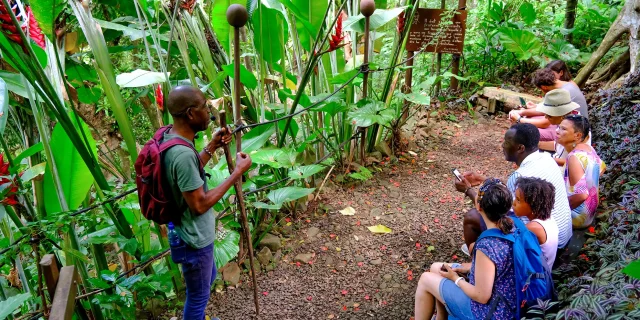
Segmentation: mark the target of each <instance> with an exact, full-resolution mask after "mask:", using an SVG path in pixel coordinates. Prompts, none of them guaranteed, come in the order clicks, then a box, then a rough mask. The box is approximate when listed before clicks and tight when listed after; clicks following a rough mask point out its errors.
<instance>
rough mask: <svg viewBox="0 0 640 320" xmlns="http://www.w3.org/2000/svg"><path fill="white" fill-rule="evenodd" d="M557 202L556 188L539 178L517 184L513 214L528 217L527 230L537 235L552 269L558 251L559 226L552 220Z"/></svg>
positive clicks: (546, 260)
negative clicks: (552, 212) (554, 204)
mask: <svg viewBox="0 0 640 320" xmlns="http://www.w3.org/2000/svg"><path fill="white" fill-rule="evenodd" d="M554 201H555V188H554V187H553V185H552V184H551V183H549V182H547V181H545V180H542V179H539V178H524V177H523V178H520V179H518V181H517V182H516V198H515V200H514V201H513V212H514V213H515V214H516V216H518V217H523V216H524V217H527V218H529V220H530V221H531V222H529V223H527V229H529V231H531V232H532V233H533V234H535V235H536V237H537V238H538V242H540V249H542V254H543V256H544V258H545V263H546V265H547V266H548V267H549V270H551V269H552V266H553V262H554V261H555V260H556V252H557V251H558V225H557V224H556V221H555V220H554V219H553V218H551V209H553V203H554Z"/></svg>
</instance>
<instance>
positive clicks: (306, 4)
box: [280, 0, 329, 51]
mask: <svg viewBox="0 0 640 320" xmlns="http://www.w3.org/2000/svg"><path fill="white" fill-rule="evenodd" d="M280 1H281V2H282V4H283V5H284V6H285V7H286V8H287V9H289V10H290V11H291V12H292V13H293V14H294V15H295V17H296V29H297V30H298V37H299V38H300V44H301V45H302V47H303V48H304V49H305V50H307V51H311V47H312V46H313V42H314V40H315V37H316V36H317V35H318V31H319V30H320V27H322V22H323V19H324V14H325V13H326V11H327V7H328V6H329V1H328V0H280Z"/></svg>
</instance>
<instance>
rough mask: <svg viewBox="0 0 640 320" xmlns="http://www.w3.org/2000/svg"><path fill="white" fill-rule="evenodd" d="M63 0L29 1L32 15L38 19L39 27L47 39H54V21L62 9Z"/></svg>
mask: <svg viewBox="0 0 640 320" xmlns="http://www.w3.org/2000/svg"><path fill="white" fill-rule="evenodd" d="M64 3H65V0H37V1H29V4H30V5H31V10H32V11H33V16H34V17H35V18H36V21H38V24H39V25H40V29H42V32H43V33H44V35H46V36H47V37H48V38H49V40H54V39H56V37H55V30H54V27H55V22H56V18H57V17H58V15H59V14H60V13H61V12H62V10H63V9H64Z"/></svg>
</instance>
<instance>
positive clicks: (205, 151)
mask: <svg viewBox="0 0 640 320" xmlns="http://www.w3.org/2000/svg"><path fill="white" fill-rule="evenodd" d="M202 151H204V153H206V154H208V155H209V157H211V158H213V154H212V153H211V151H209V149H207V147H204V149H202Z"/></svg>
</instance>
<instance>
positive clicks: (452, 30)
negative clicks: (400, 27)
mask: <svg viewBox="0 0 640 320" xmlns="http://www.w3.org/2000/svg"><path fill="white" fill-rule="evenodd" d="M443 12H445V10H442V9H417V12H416V16H415V18H414V19H413V24H411V28H410V29H409V39H408V41H407V47H406V50H407V51H419V50H420V49H421V48H422V47H424V46H425V45H426V46H427V48H426V49H425V50H424V51H425V52H437V53H453V54H462V47H463V45H464V33H465V28H466V24H467V11H466V10H458V13H457V14H454V15H453V24H451V25H449V26H448V27H447V29H446V30H443V32H441V33H440V36H439V37H438V41H437V42H436V41H435V40H434V36H435V35H436V34H437V33H438V30H439V29H440V16H441V15H442V13H443ZM431 42H433V43H431Z"/></svg>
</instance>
